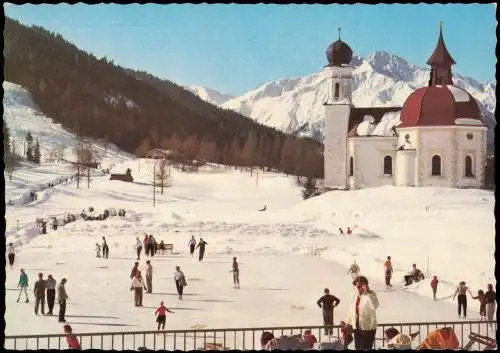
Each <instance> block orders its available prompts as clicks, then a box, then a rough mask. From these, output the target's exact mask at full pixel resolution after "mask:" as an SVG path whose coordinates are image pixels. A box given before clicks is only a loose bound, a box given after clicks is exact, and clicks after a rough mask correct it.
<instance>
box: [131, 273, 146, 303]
mask: <svg viewBox="0 0 500 353" xmlns="http://www.w3.org/2000/svg"><path fill="white" fill-rule="evenodd" d="M143 289H147V288H146V285H145V284H144V281H143V280H142V275H141V272H140V271H137V272H136V273H135V276H134V278H133V279H132V284H131V286H130V290H133V291H134V303H135V306H142V291H143Z"/></svg>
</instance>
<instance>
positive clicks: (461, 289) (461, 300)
mask: <svg viewBox="0 0 500 353" xmlns="http://www.w3.org/2000/svg"><path fill="white" fill-rule="evenodd" d="M467 292H469V294H470V296H471V297H472V293H471V291H470V290H469V287H467V286H466V285H465V282H464V281H462V282H460V283H459V285H458V287H457V290H456V291H455V295H454V296H453V300H455V297H456V296H457V294H458V318H459V319H460V318H461V314H462V310H461V309H462V308H463V309H464V319H465V318H467Z"/></svg>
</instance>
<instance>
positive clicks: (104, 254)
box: [102, 237, 109, 259]
mask: <svg viewBox="0 0 500 353" xmlns="http://www.w3.org/2000/svg"><path fill="white" fill-rule="evenodd" d="M108 256H109V247H108V243H107V242H106V237H102V257H103V258H105V259H107V258H108Z"/></svg>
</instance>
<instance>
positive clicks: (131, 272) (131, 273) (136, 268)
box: [130, 262, 139, 279]
mask: <svg viewBox="0 0 500 353" xmlns="http://www.w3.org/2000/svg"><path fill="white" fill-rule="evenodd" d="M137 271H139V263H138V262H135V263H134V267H132V271H130V279H134V277H135V274H136V273H137Z"/></svg>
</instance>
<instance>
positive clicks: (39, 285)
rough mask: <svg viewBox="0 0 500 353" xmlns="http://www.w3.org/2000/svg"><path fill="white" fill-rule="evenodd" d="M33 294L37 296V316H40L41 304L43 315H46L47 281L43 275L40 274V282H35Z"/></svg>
mask: <svg viewBox="0 0 500 353" xmlns="http://www.w3.org/2000/svg"><path fill="white" fill-rule="evenodd" d="M33 294H34V295H35V315H38V306H40V304H41V312H42V315H45V280H44V279H43V273H39V274H38V281H36V282H35V285H34V287H33Z"/></svg>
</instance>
